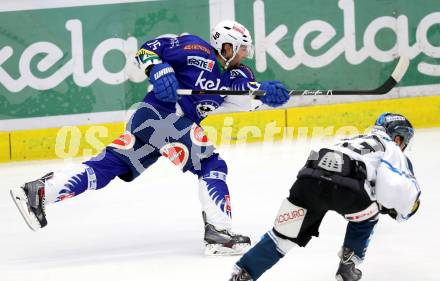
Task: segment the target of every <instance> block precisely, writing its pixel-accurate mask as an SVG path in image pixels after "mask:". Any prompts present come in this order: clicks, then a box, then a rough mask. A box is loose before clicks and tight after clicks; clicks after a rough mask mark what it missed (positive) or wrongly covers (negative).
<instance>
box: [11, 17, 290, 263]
mask: <svg viewBox="0 0 440 281" xmlns="http://www.w3.org/2000/svg"><path fill="white" fill-rule="evenodd" d="M210 39H211V44H209V43H207V42H205V41H204V40H203V39H201V38H199V37H197V36H194V35H185V36H181V37H175V38H159V39H155V40H151V41H147V42H146V43H145V44H143V45H142V47H141V48H140V50H139V51H138V53H137V55H136V61H137V63H138V65H139V67H140V68H141V69H142V71H143V72H144V73H145V75H147V76H148V78H149V81H150V84H151V85H152V86H153V90H152V91H150V92H149V93H148V94H147V95H146V96H145V98H144V100H143V102H142V103H140V105H139V107H138V109H137V110H136V111H135V113H134V114H133V116H132V117H131V119H130V120H129V122H128V123H127V125H126V132H125V133H124V134H123V135H121V136H120V138H118V139H116V140H114V141H113V143H111V144H110V145H108V146H107V147H106V148H105V150H104V151H103V152H102V153H101V154H99V155H98V156H96V157H94V158H92V159H90V160H89V161H85V162H84V163H82V164H79V165H71V166H67V167H64V168H63V169H61V170H60V171H57V172H53V173H49V174H47V175H45V176H44V177H42V178H41V179H38V180H35V181H31V182H28V183H25V184H24V185H23V186H22V187H19V188H14V189H12V190H11V195H12V199H13V200H14V202H15V203H16V205H17V207H18V209H19V210H20V212H21V214H22V216H23V218H24V219H25V221H26V223H27V224H28V225H29V226H30V228H31V229H33V230H37V229H39V228H42V227H44V226H46V224H47V220H46V205H48V204H52V203H55V202H59V201H62V200H63V199H65V198H70V197H74V196H78V195H79V194H81V193H83V192H84V191H86V190H95V189H100V188H103V187H105V186H106V185H107V184H108V183H109V182H110V181H111V180H112V179H114V178H115V177H119V178H121V179H123V180H124V181H132V180H133V179H135V178H136V177H137V176H139V175H140V174H141V173H142V172H143V171H144V170H146V169H148V167H150V166H151V165H152V164H153V163H154V162H156V161H157V159H158V158H159V157H161V156H164V157H167V158H169V159H170V161H171V162H172V163H174V164H175V165H177V166H178V167H179V168H181V169H182V171H183V172H186V171H190V172H191V173H193V174H195V175H196V176H197V178H198V186H199V195H200V196H199V197H200V202H201V205H202V214H203V219H204V225H205V235H204V242H205V244H206V250H205V253H206V254H208V255H228V254H239V253H242V252H244V250H245V249H246V248H247V247H249V246H250V240H249V238H248V237H246V236H243V235H239V234H234V233H233V232H231V203H230V197H229V189H228V185H227V183H226V176H227V173H228V168H227V165H226V163H225V161H224V160H223V159H222V158H221V157H220V156H219V155H218V154H217V153H216V152H215V148H214V147H213V145H212V144H211V143H210V142H209V140H208V139H207V137H206V135H205V133H204V131H203V129H202V128H201V127H200V121H201V120H202V119H203V118H205V117H206V116H207V115H208V114H209V113H211V112H214V111H221V110H225V109H227V110H235V111H238V110H241V111H251V110H253V109H254V104H255V101H253V100H252V99H251V98H250V97H247V96H242V97H231V96H226V97H225V96H222V95H221V90H223V89H240V90H245V89H260V90H264V91H265V92H266V95H265V96H263V97H262V98H261V100H260V103H263V104H267V105H269V106H272V107H276V106H281V105H283V104H284V103H286V102H287V101H288V99H289V96H288V92H287V90H286V88H285V87H284V85H283V84H282V83H281V82H279V81H265V82H262V83H258V82H256V81H255V77H254V75H253V73H252V71H251V70H250V69H249V68H248V67H247V66H245V65H243V64H241V61H242V60H243V59H245V58H252V55H253V47H252V38H251V35H250V33H249V31H248V30H247V29H246V28H245V27H244V26H243V25H241V24H239V23H237V22H234V21H223V22H221V23H219V24H218V25H217V26H216V27H215V28H214V29H213V31H212V34H211V38H210ZM179 88H180V89H210V90H219V92H218V93H219V94H218V95H200V96H197V95H193V96H182V97H178V96H177V93H176V90H177V89H179ZM164 200H166V199H165V198H164Z"/></svg>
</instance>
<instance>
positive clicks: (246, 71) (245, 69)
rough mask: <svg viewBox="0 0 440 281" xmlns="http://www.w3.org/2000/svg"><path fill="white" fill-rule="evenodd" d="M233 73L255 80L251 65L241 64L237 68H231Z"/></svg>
mask: <svg viewBox="0 0 440 281" xmlns="http://www.w3.org/2000/svg"><path fill="white" fill-rule="evenodd" d="M231 74H232V75H233V76H236V77H237V76H239V77H243V78H247V79H251V80H255V75H254V72H253V71H252V69H251V68H250V67H249V66H247V65H245V64H240V65H239V66H238V67H237V68H236V69H233V70H231Z"/></svg>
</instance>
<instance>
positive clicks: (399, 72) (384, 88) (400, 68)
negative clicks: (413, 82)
mask: <svg viewBox="0 0 440 281" xmlns="http://www.w3.org/2000/svg"><path fill="white" fill-rule="evenodd" d="M408 66H409V59H408V58H407V57H400V59H399V62H398V63H397V65H396V67H395V68H394V71H393V73H392V74H391V76H390V77H389V78H388V79H387V80H386V81H385V83H383V84H382V85H381V86H379V87H378V88H376V89H373V90H291V91H289V95H290V96H333V95H334V96H343V95H384V94H386V93H388V92H389V91H391V89H393V88H394V86H396V85H397V83H399V82H400V80H402V78H403V76H404V75H405V73H406V71H407V70H408ZM177 94H178V95H225V96H243V95H252V96H264V95H265V94H266V93H265V92H264V91H259V90H255V91H234V90H181V89H179V90H177Z"/></svg>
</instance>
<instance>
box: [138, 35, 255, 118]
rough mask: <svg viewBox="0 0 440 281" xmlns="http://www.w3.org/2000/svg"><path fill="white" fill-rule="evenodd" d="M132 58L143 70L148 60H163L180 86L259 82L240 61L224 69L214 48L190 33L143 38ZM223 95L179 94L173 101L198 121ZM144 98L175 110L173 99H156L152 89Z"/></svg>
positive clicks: (214, 86) (238, 87) (237, 85)
mask: <svg viewBox="0 0 440 281" xmlns="http://www.w3.org/2000/svg"><path fill="white" fill-rule="evenodd" d="M136 60H137V61H138V63H139V64H140V66H141V68H142V69H143V70H144V69H146V68H147V67H148V66H149V65H151V64H157V63H161V62H167V63H168V64H170V65H171V66H172V67H173V69H174V72H175V75H176V78H177V81H178V82H179V88H180V89H192V90H200V89H203V90H224V89H235V90H247V89H257V88H258V86H259V84H258V83H256V82H255V77H254V74H253V73H252V71H251V70H250V68H249V67H247V66H245V65H243V64H242V65H240V66H239V67H238V68H236V69H232V70H224V69H223V68H222V66H221V64H220V62H219V61H217V57H216V54H215V49H214V48H213V47H212V46H211V45H210V44H208V43H207V42H206V41H204V40H203V39H201V38H200V37H197V36H194V35H184V36H180V37H175V38H159V39H155V40H151V41H147V42H145V43H144V44H143V45H142V47H141V49H140V50H139V51H138V53H137V54H136ZM153 91H154V89H153ZM225 99H226V97H225V96H221V95H220V94H219V95H191V96H181V97H180V98H179V100H178V102H177V103H178V106H179V107H180V109H181V110H182V112H183V114H184V115H185V116H186V117H188V118H190V119H191V120H193V121H194V122H196V123H200V121H201V120H202V119H203V118H205V117H206V116H207V114H209V113H210V112H212V111H214V110H215V109H217V108H218V107H220V106H221V105H222V104H223V103H224V102H225ZM144 102H147V103H150V104H153V105H155V106H159V107H161V108H163V109H168V110H172V111H173V112H174V110H175V105H174V104H173V103H167V102H162V101H160V100H158V99H156V97H155V95H154V93H153V92H149V93H148V94H147V95H146V96H145V98H144Z"/></svg>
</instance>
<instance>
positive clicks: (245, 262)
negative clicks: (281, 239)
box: [237, 232, 284, 280]
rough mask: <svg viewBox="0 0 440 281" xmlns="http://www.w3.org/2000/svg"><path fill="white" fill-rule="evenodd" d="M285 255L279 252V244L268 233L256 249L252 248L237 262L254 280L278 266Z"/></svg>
mask: <svg viewBox="0 0 440 281" xmlns="http://www.w3.org/2000/svg"><path fill="white" fill-rule="evenodd" d="M283 256H284V255H283V254H281V253H280V252H279V251H278V250H277V244H276V243H275V242H274V240H273V239H272V238H271V237H270V236H269V232H268V233H266V234H265V235H264V236H263V238H262V239H261V240H260V242H258V243H257V244H256V245H255V246H254V247H252V248H251V249H250V250H249V251H248V252H247V253H246V254H244V256H242V257H241V259H240V260H239V261H238V262H237V266H239V267H240V268H244V269H245V270H246V271H247V272H248V273H249V274H250V275H251V276H252V279H253V280H257V279H258V278H260V276H261V275H262V274H263V273H264V272H266V270H268V269H269V268H271V267H272V266H273V265H274V264H276V263H277V262H278V261H279V260H280V259H281V258H282V257H283Z"/></svg>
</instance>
